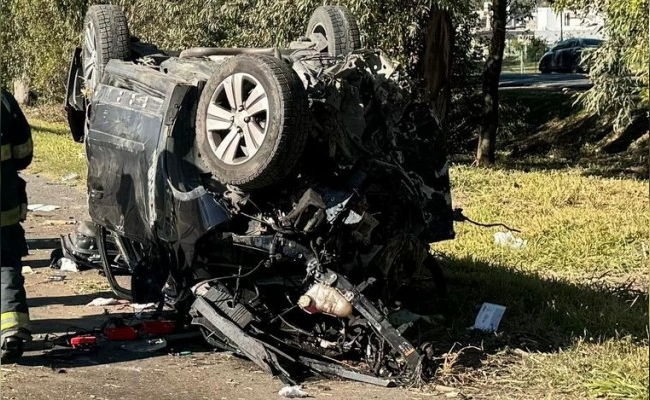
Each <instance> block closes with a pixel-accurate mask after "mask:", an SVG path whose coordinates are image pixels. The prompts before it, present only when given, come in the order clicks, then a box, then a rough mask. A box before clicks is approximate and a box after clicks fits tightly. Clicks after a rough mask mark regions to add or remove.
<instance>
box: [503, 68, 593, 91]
mask: <svg viewBox="0 0 650 400" xmlns="http://www.w3.org/2000/svg"><path fill="white" fill-rule="evenodd" d="M591 86H592V84H591V82H590V81H589V78H588V77H587V75H584V74H561V73H553V74H539V73H533V74H519V73H512V72H503V73H501V81H500V82H499V87H500V88H502V89H518V88H536V89H555V90H561V89H564V88H566V89H572V90H587V89H589V88H590V87H591Z"/></svg>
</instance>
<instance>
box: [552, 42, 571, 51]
mask: <svg viewBox="0 0 650 400" xmlns="http://www.w3.org/2000/svg"><path fill="white" fill-rule="evenodd" d="M567 48H569V41H568V40H563V41H561V42H559V43H558V44H556V45H555V47H553V51H556V50H562V49H567Z"/></svg>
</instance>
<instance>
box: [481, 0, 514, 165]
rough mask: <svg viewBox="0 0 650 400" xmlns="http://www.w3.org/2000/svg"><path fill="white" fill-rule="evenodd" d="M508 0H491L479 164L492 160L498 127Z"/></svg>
mask: <svg viewBox="0 0 650 400" xmlns="http://www.w3.org/2000/svg"><path fill="white" fill-rule="evenodd" d="M507 17H508V13H507V1H506V0H493V1H492V24H491V25H492V38H491V39H490V50H489V54H488V57H487V60H486V61H485V67H484V69H483V101H484V102H483V123H482V126H481V131H480V132H479V137H478V149H477V151H476V162H477V164H478V165H479V166H486V165H490V164H492V163H494V159H495V148H496V143H495V142H496V136H497V130H498V128H499V78H500V76H501V67H502V65H503V51H504V49H505V46H506V22H507Z"/></svg>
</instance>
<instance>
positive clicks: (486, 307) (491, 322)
mask: <svg viewBox="0 0 650 400" xmlns="http://www.w3.org/2000/svg"><path fill="white" fill-rule="evenodd" d="M505 312H506V308H505V307H504V306H500V305H498V304H492V303H483V306H481V310H480V311H479V312H478V315H477V316H476V320H475V321H474V326H473V327H472V328H474V329H478V330H481V331H485V332H494V331H496V330H497V328H498V327H499V323H500V322H501V318H502V317H503V314H504V313H505Z"/></svg>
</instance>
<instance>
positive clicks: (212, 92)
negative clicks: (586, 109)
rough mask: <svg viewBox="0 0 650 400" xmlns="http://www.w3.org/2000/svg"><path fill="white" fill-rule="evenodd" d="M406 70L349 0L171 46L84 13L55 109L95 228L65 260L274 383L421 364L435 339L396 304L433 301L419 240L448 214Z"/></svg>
mask: <svg viewBox="0 0 650 400" xmlns="http://www.w3.org/2000/svg"><path fill="white" fill-rule="evenodd" d="M104 17H106V18H108V19H109V20H110V21H111V23H113V26H117V27H118V28H120V29H104V30H102V29H103V28H102V27H103V26H104V25H101V24H98V23H97V22H96V21H98V20H100V19H101V18H104ZM111 35H112V36H111ZM125 35H126V36H125ZM124 37H126V38H127V40H128V42H124ZM109 39H110V40H109ZM104 41H105V42H109V41H110V42H111V43H113V45H114V46H117V48H112V49H111V50H110V51H108V52H105V53H106V54H102V51H103V50H102V49H103V48H102V43H104ZM93 57H94V58H93ZM398 78H399V72H398V71H397V70H396V68H395V67H394V66H393V65H391V62H390V61H389V60H388V59H387V58H386V57H385V56H384V55H383V54H382V53H381V52H379V51H375V50H367V49H362V48H361V46H360V42H359V36H358V28H356V22H354V20H353V17H352V16H351V15H350V14H349V12H348V11H347V10H346V9H345V8H343V7H338V6H323V7H319V8H318V9H317V10H316V12H315V13H314V15H313V16H312V20H311V21H310V24H309V26H308V29H307V35H306V37H302V38H301V39H300V40H298V41H296V42H293V43H292V44H291V45H290V46H289V48H288V49H275V48H271V49H220V48H193V49H187V50H184V51H183V52H180V53H171V52H163V51H160V50H159V49H157V48H156V47H155V46H153V45H149V44H144V43H141V42H140V41H138V40H137V39H134V38H131V37H130V36H129V35H128V27H127V25H126V19H125V18H124V17H123V15H122V14H121V11H120V10H119V8H117V7H114V6H106V5H103V6H93V7H91V9H90V10H89V12H88V14H87V17H86V24H85V31H84V44H83V46H82V47H80V48H78V49H77V50H76V52H75V54H74V56H73V60H72V65H71V70H70V77H69V80H68V98H67V101H66V109H67V110H68V116H69V122H70V126H71V131H72V133H73V137H74V138H75V140H77V141H79V142H83V143H84V144H85V146H86V154H87V158H88V196H89V212H90V216H91V219H92V223H85V224H82V225H80V228H79V229H78V230H77V232H76V233H74V234H70V235H66V236H64V237H63V238H62V244H63V249H64V253H65V255H66V257H69V258H72V259H73V260H75V261H77V262H78V263H80V264H82V265H86V266H89V267H94V268H100V269H101V270H103V272H104V273H105V275H106V277H107V279H108V281H109V283H110V284H111V286H112V288H113V290H114V291H115V292H116V293H117V294H118V295H119V296H121V297H123V298H127V299H129V300H132V301H135V302H158V303H160V304H167V305H170V306H173V307H174V308H175V309H176V310H177V311H178V312H179V313H181V314H184V315H187V316H188V318H190V320H191V323H192V324H193V325H196V326H198V327H199V329H200V330H201V331H202V332H203V334H204V337H205V339H206V341H207V342H208V343H210V344H211V345H213V346H215V347H217V348H220V349H224V350H228V351H232V352H234V353H236V354H240V355H242V356H245V357H247V358H249V359H251V360H252V361H254V362H255V363H256V364H257V365H259V366H260V367H261V368H262V369H264V370H265V371H267V372H269V373H271V374H273V375H277V376H279V377H280V378H281V379H283V381H285V382H296V381H297V380H299V379H300V377H301V376H302V374H303V373H304V372H305V370H308V371H312V372H316V373H321V374H325V375H338V376H342V377H346V378H350V379H356V380H361V381H365V382H368V383H373V384H379V385H386V386H388V385H392V384H404V383H408V382H411V381H413V380H414V379H421V378H423V377H426V376H427V374H429V373H431V370H430V368H429V365H428V362H427V360H429V359H430V358H431V357H432V354H430V353H431V350H430V347H429V346H428V345H427V344H426V343H418V344H413V343H411V342H410V341H409V340H407V339H406V338H405V334H406V332H407V330H408V329H409V327H410V326H411V325H412V324H413V322H407V323H403V324H393V323H392V322H391V321H392V320H393V319H392V318H391V316H392V315H394V314H395V313H398V312H400V311H401V310H404V309H423V308H426V307H430V306H432V305H433V304H435V302H436V301H437V296H441V295H444V290H445V288H444V278H443V277H442V271H441V270H440V266H439V265H438V263H437V262H436V260H435V258H434V257H433V256H432V255H431V254H430V252H429V244H430V243H432V242H437V241H441V240H448V239H452V238H453V237H454V232H453V212H452V207H451V196H450V187H449V175H448V163H447V161H446V154H445V150H444V148H445V147H444V141H443V139H442V138H441V135H440V134H439V130H438V127H437V124H436V121H435V119H434V118H433V116H432V115H431V112H430V110H429V106H428V104H427V103H426V102H419V101H417V100H415V99H412V98H411V97H410V95H409V92H408V91H407V90H405V89H404V88H403V87H401V85H400V84H399V79H398ZM119 275H127V276H130V285H129V286H130V287H128V288H125V287H123V286H122V285H120V284H119V283H118V279H117V277H118V276H119Z"/></svg>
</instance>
